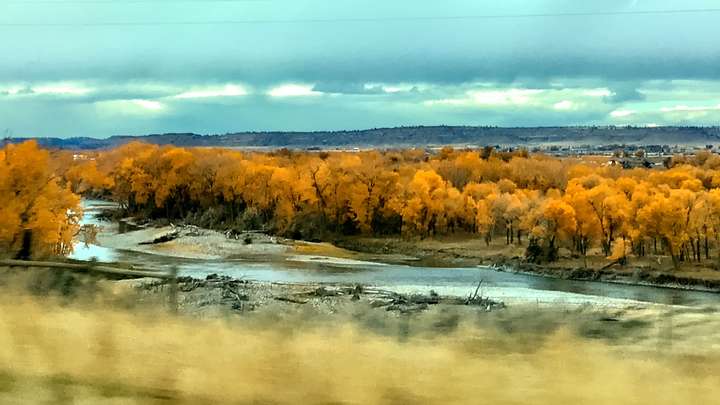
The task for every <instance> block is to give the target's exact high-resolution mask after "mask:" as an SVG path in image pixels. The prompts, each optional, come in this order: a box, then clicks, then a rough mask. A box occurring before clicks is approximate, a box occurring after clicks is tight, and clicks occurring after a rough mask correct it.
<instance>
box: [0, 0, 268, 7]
mask: <svg viewBox="0 0 720 405" xmlns="http://www.w3.org/2000/svg"><path fill="white" fill-rule="evenodd" d="M270 1H272V0H5V1H4V3H5V4H10V5H13V6H22V5H26V4H28V5H31V4H43V5H44V4H54V5H58V6H66V5H67V6H71V5H75V4H112V5H114V6H122V5H125V4H135V3H145V4H158V5H160V4H173V3H269V2H270Z"/></svg>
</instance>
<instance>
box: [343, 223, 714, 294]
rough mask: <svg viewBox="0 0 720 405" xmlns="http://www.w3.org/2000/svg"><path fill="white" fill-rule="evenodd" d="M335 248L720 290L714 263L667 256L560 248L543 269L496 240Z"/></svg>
mask: <svg viewBox="0 0 720 405" xmlns="http://www.w3.org/2000/svg"><path fill="white" fill-rule="evenodd" d="M334 244H335V245H336V246H339V247H341V248H345V249H348V250H352V251H356V252H360V253H362V254H364V255H387V256H388V258H390V260H386V261H390V262H399V263H405V264H411V265H413V264H415V265H423V266H448V267H449V266H476V265H489V266H495V267H497V268H498V269H500V270H506V271H513V272H521V273H530V274H535V275H541V276H547V277H554V278H564V279H572V280H592V281H605V282H613V283H625V284H646V285H655V286H661V287H669V288H682V289H697V290H707V291H717V292H720V271H718V270H716V267H715V266H716V261H715V260H714V259H710V260H705V261H703V262H700V263H696V262H685V263H682V265H681V268H680V269H679V270H675V269H673V266H672V260H671V258H670V257H668V256H662V255H649V256H647V257H643V258H635V257H631V258H630V260H629V263H628V264H626V265H624V266H621V265H619V264H614V265H612V266H609V267H607V266H608V265H609V264H611V261H610V260H608V259H607V258H605V257H604V256H603V255H602V254H601V252H599V251H598V250H594V251H591V252H589V254H588V256H587V258H585V259H583V258H582V257H580V256H577V255H572V254H571V252H569V251H567V250H565V249H561V250H560V259H559V260H558V261H556V262H553V263H546V264H542V265H538V264H533V263H528V262H526V261H525V260H524V254H525V247H526V246H523V245H517V244H510V245H507V244H505V241H504V240H497V239H496V240H494V241H493V242H491V243H490V245H486V244H485V242H484V241H483V240H482V239H481V238H478V237H477V236H473V235H458V236H452V237H439V238H428V239H417V238H415V239H401V238H372V237H352V238H341V239H337V240H335V241H334Z"/></svg>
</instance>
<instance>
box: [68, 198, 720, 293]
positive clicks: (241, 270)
mask: <svg viewBox="0 0 720 405" xmlns="http://www.w3.org/2000/svg"><path fill="white" fill-rule="evenodd" d="M85 205H86V213H85V216H84V218H83V223H96V224H100V223H99V222H98V221H97V220H96V219H95V218H94V213H95V212H97V209H98V208H99V207H100V203H99V202H93V201H90V202H85ZM71 257H73V258H75V259H79V260H91V259H92V258H95V259H96V260H98V261H102V262H124V263H131V264H133V265H137V266H141V267H153V268H161V269H167V268H169V267H171V266H176V267H177V268H178V274H179V275H181V276H191V277H198V278H204V277H205V276H207V275H209V274H213V273H214V274H220V275H227V276H231V277H236V278H244V279H250V280H257V281H270V282H285V283H308V282H313V283H343V284H352V283H359V284H366V285H374V286H378V287H384V288H392V289H393V290H395V291H398V292H424V293H427V292H428V291H429V290H434V291H436V292H437V293H439V294H443V295H458V296H465V295H468V294H471V293H472V292H473V291H474V290H475V288H476V286H477V285H478V283H479V282H480V280H482V284H481V287H480V288H481V289H480V291H481V292H482V294H483V295H484V296H489V297H490V298H493V299H497V300H502V301H505V302H509V303H512V302H536V303H543V304H548V303H553V304H554V303H559V304H571V305H578V304H585V303H588V304H600V305H613V306H623V305H632V304H633V303H638V302H644V303H660V304H673V305H716V304H718V303H720V294H715V293H706V292H697V291H685V290H678V289H669V288H658V287H650V286H634V285H621V284H609V283H603V282H592V281H573V280H560V279H552V278H546V277H540V276H532V275H523V274H515V273H508V272H501V271H497V270H495V269H493V268H490V267H485V266H478V267H464V268H437V267H416V266H408V265H390V264H383V263H372V262H358V261H349V262H345V261H342V260H339V261H334V260H331V259H328V258H318V257H312V256H292V257H285V258H274V259H272V260H267V261H260V260H253V261H250V260H197V259H181V258H175V257H167V256H161V255H154V254H148V253H139V252H134V251H125V250H117V249H110V248H106V247H102V246H97V245H90V246H87V247H86V246H85V245H84V244H80V243H79V244H76V247H75V252H74V253H73V254H72V256H71Z"/></svg>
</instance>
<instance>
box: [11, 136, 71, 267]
mask: <svg viewBox="0 0 720 405" xmlns="http://www.w3.org/2000/svg"><path fill="white" fill-rule="evenodd" d="M63 181H64V180H63V178H62V174H61V173H58V172H57V171H56V170H54V168H53V162H52V161H51V159H50V154H49V152H48V151H46V150H42V149H40V148H38V146H37V144H36V143H35V141H28V142H24V143H22V144H19V145H7V146H6V147H5V148H3V149H2V151H0V245H1V246H2V251H3V252H5V253H6V254H10V255H12V256H20V257H23V258H27V257H29V256H30V255H32V256H46V255H65V254H68V253H69V252H71V251H72V240H73V237H74V235H75V234H76V233H77V231H78V229H79V221H80V218H81V216H82V210H81V207H80V197H79V196H77V195H76V194H74V193H73V192H72V191H71V190H70V186H69V185H65V184H63Z"/></svg>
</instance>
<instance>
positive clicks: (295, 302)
mask: <svg viewBox="0 0 720 405" xmlns="http://www.w3.org/2000/svg"><path fill="white" fill-rule="evenodd" d="M273 299H275V300H276V301H283V302H291V303H293V304H307V303H308V302H307V301H300V300H296V299H294V298H289V297H273Z"/></svg>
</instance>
